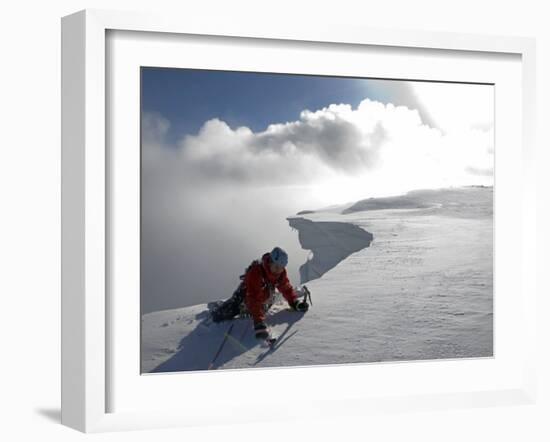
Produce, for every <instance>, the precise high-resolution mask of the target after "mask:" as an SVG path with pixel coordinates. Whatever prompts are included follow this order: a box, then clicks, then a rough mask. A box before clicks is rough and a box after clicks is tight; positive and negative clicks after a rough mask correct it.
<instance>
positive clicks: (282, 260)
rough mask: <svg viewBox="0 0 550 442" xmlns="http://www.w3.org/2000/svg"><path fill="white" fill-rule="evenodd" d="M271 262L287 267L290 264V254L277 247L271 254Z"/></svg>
mask: <svg viewBox="0 0 550 442" xmlns="http://www.w3.org/2000/svg"><path fill="white" fill-rule="evenodd" d="M269 256H270V258H271V262H274V263H275V264H279V265H280V266H283V267H286V265H287V264H288V254H287V253H286V252H285V251H284V250H283V249H281V248H280V247H275V248H274V249H273V250H272V251H271V253H270V255H269Z"/></svg>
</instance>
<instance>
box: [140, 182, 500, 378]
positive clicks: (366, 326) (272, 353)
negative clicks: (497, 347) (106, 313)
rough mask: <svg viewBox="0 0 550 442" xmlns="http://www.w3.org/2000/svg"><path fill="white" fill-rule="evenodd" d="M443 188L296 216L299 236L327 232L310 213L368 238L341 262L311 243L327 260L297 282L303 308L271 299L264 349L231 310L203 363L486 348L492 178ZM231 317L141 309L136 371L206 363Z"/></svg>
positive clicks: (318, 240) (434, 355) (319, 240)
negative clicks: (318, 271) (423, 198)
mask: <svg viewBox="0 0 550 442" xmlns="http://www.w3.org/2000/svg"><path fill="white" fill-rule="evenodd" d="M453 192H457V193H458V195H459V197H456V198H455V197H453V198H449V195H448V194H445V192H444V191H442V192H441V193H440V195H439V197H438V192H437V191H435V192H434V194H433V195H431V199H432V200H433V201H434V202H435V203H438V205H431V206H430V207H429V208H417V209H391V208H390V209H388V208H386V209H384V210H366V211H355V212H352V213H347V214H345V215H344V214H341V213H338V212H335V211H330V212H329V211H326V212H315V213H311V214H307V220H309V222H305V221H304V220H306V219H305V218H303V219H302V221H298V223H299V224H298V225H297V224H295V226H298V227H299V231H300V241H302V238H307V237H309V238H310V239H311V240H312V241H313V243H315V244H328V243H330V241H327V238H326V237H323V235H325V234H326V232H327V231H326V230H325V229H319V228H318V226H317V225H316V224H317V223H340V224H343V223H344V224H345V223H347V224H349V225H351V226H355V228H360V229H361V230H362V231H364V232H372V236H373V238H371V240H370V241H368V245H369V246H368V247H366V246H365V247H363V248H361V249H360V250H358V251H356V252H352V253H351V254H349V255H348V256H347V257H345V258H343V260H341V261H339V262H335V256H337V254H336V252H334V250H332V249H331V248H330V247H328V246H327V247H323V248H319V249H317V250H316V252H314V257H315V254H317V255H320V258H321V261H322V260H323V259H326V256H329V259H328V260H327V261H331V262H332V263H333V264H337V265H334V266H332V267H331V268H330V270H328V271H327V272H326V273H324V274H323V275H322V277H320V278H317V279H314V280H311V281H309V282H308V283H307V286H308V287H309V289H310V290H311V292H312V295H313V306H312V308H311V309H310V310H309V312H307V313H305V314H302V313H296V312H292V311H288V310H287V306H286V304H285V303H281V304H278V305H276V306H274V307H272V309H271V311H270V314H269V315H268V318H267V322H268V324H269V325H270V327H271V328H272V331H273V333H274V335H276V336H280V341H279V343H278V345H276V346H275V348H274V349H266V348H263V347H261V346H260V345H258V343H257V341H256V339H255V338H254V336H253V333H252V325H251V321H250V320H245V319H243V320H235V321H233V322H234V326H233V328H232V332H231V335H230V336H229V337H228V338H227V340H226V343H225V345H224V347H223V349H222V351H221V352H220V354H219V356H218V358H217V359H216V361H215V364H214V366H213V367H212V368H213V369H227V368H254V367H281V366H304V365H312V364H335V363H338V364H341V363H361V362H377V361H397V360H420V359H439V358H457V357H491V356H492V355H493V313H492V312H493V296H492V295H493V269H492V262H493V246H492V237H493V225H492V217H491V216H487V214H488V213H492V188H465V189H453ZM438 199H439V200H440V201H438ZM449 207H450V208H449ZM304 216H306V215H305V214H304ZM294 220H296V218H294ZM293 222H294V223H295V222H296V221H293ZM340 227H341V226H340ZM355 228H352V229H346V230H347V231H348V232H349V233H350V234H351V232H355V233H356V232H357V230H355ZM323 232H325V233H323ZM342 232H343V230H342V231H340V232H339V234H341V235H344V238H345V234H344V233H342ZM362 240H365V243H366V237H363V238H362ZM342 242H344V243H345V242H346V240H345V239H344V240H342V238H340V239H339V241H338V242H337V244H338V246H337V247H338V248H339V247H340V246H341V244H342ZM335 247H336V246H335ZM325 254H327V255H326V256H325ZM330 257H331V258H330ZM314 259H315V258H314ZM229 324H230V323H229V322H224V323H220V324H212V323H209V321H208V320H207V313H206V305H197V306H193V307H187V308H182V309H176V310H169V311H162V312H155V313H150V314H147V315H144V316H143V317H142V372H144V373H148V372H170V371H188V370H205V369H207V368H208V366H209V364H210V363H211V362H212V359H213V357H214V355H215V354H216V351H217V350H218V348H219V346H220V344H221V342H222V340H223V339H224V335H225V333H226V331H227V330H228V327H229Z"/></svg>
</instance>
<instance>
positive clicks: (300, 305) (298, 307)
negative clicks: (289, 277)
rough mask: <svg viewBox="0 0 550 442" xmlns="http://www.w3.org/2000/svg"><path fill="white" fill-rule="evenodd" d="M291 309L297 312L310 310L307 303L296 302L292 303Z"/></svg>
mask: <svg viewBox="0 0 550 442" xmlns="http://www.w3.org/2000/svg"><path fill="white" fill-rule="evenodd" d="M291 307H292V309H293V310H296V311H297V312H307V310H308V309H309V304H308V303H307V302H306V301H299V300H296V301H294V302H293V303H292V305H291Z"/></svg>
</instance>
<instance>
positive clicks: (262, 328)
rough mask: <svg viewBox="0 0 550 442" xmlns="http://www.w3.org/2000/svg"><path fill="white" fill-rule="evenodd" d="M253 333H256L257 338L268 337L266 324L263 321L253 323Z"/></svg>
mask: <svg viewBox="0 0 550 442" xmlns="http://www.w3.org/2000/svg"><path fill="white" fill-rule="evenodd" d="M254 333H256V338H257V339H267V338H269V330H268V329H267V324H266V323H265V322H263V321H261V322H256V323H254Z"/></svg>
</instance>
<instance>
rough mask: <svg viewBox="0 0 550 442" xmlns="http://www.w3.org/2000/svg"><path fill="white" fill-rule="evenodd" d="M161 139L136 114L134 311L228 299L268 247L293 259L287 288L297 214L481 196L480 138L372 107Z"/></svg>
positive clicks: (487, 178)
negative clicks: (453, 189) (466, 188)
mask: <svg viewBox="0 0 550 442" xmlns="http://www.w3.org/2000/svg"><path fill="white" fill-rule="evenodd" d="M169 129H170V122H169V121H168V120H167V119H166V118H164V117H163V116H162V115H160V114H150V113H144V114H143V116H142V151H141V152H142V170H141V180H142V187H141V196H142V198H141V210H142V212H141V213H142V217H141V228H142V242H141V247H142V249H141V250H142V254H141V264H142V267H141V268H142V272H141V284H142V308H143V309H144V311H154V310H160V309H165V308H175V307H178V306H183V305H190V304H193V303H198V302H204V300H205V299H209V300H211V299H220V298H225V297H227V296H229V295H230V293H229V291H230V290H231V289H232V288H233V286H234V285H235V283H236V282H238V280H237V276H238V275H239V274H240V273H241V272H242V270H243V268H244V266H246V264H248V263H249V262H250V260H251V259H253V258H255V257H257V256H259V255H260V254H261V253H262V252H265V251H266V250H269V249H271V248H272V247H273V246H275V245H279V246H282V247H283V248H285V249H287V251H288V252H289V253H290V255H291V256H292V257H293V260H294V261H293V262H292V263H291V264H290V265H289V272H290V274H291V276H292V277H291V279H292V280H293V281H296V280H297V278H298V267H299V266H300V265H301V264H302V263H303V262H304V260H305V259H306V252H305V251H303V250H302V249H301V246H300V244H299V243H298V240H297V236H296V234H295V232H292V231H291V230H290V229H289V226H288V223H287V222H286V217H287V216H289V215H291V214H294V213H296V212H298V211H299V210H303V209H308V208H314V209H315V208H319V207H322V206H326V205H329V204H337V203H343V202H347V201H350V202H351V201H357V200H359V199H363V198H366V197H369V196H378V195H388V194H398V193H402V192H405V191H407V190H412V189H417V188H430V187H432V188H433V187H445V186H451V185H461V184H492V161H493V153H492V149H493V148H494V146H493V134H492V129H491V128H484V127H481V126H477V127H476V128H470V129H465V130H463V131H460V132H457V131H454V132H452V133H448V134H444V133H442V132H441V131H440V130H439V129H437V128H433V127H431V126H429V125H427V124H425V122H424V121H423V120H422V119H421V115H420V114H419V112H418V111H417V110H415V109H411V108H408V107H405V106H394V105H393V104H383V103H380V102H376V101H372V100H364V101H362V102H361V103H360V105H359V106H358V107H357V108H352V107H351V106H349V105H345V104H339V105H331V106H328V107H326V108H323V109H319V110H316V111H310V110H304V111H303V112H302V113H301V115H300V118H299V119H298V120H296V121H290V122H286V123H284V124H273V125H271V126H269V127H268V128H267V129H266V130H265V131H262V132H253V131H251V130H250V129H248V128H246V127H238V128H231V127H230V126H229V125H228V124H227V123H225V122H224V121H221V120H220V119H213V120H209V121H207V122H205V123H204V124H203V126H202V128H201V129H200V131H199V132H198V133H196V134H194V135H190V136H189V135H188V136H186V137H184V138H183V139H182V140H180V141H179V142H178V143H175V144H174V143H170V142H168V141H167V140H168V137H167V134H168V131H169ZM205 274H208V277H207V278H205V277H204V275H205Z"/></svg>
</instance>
